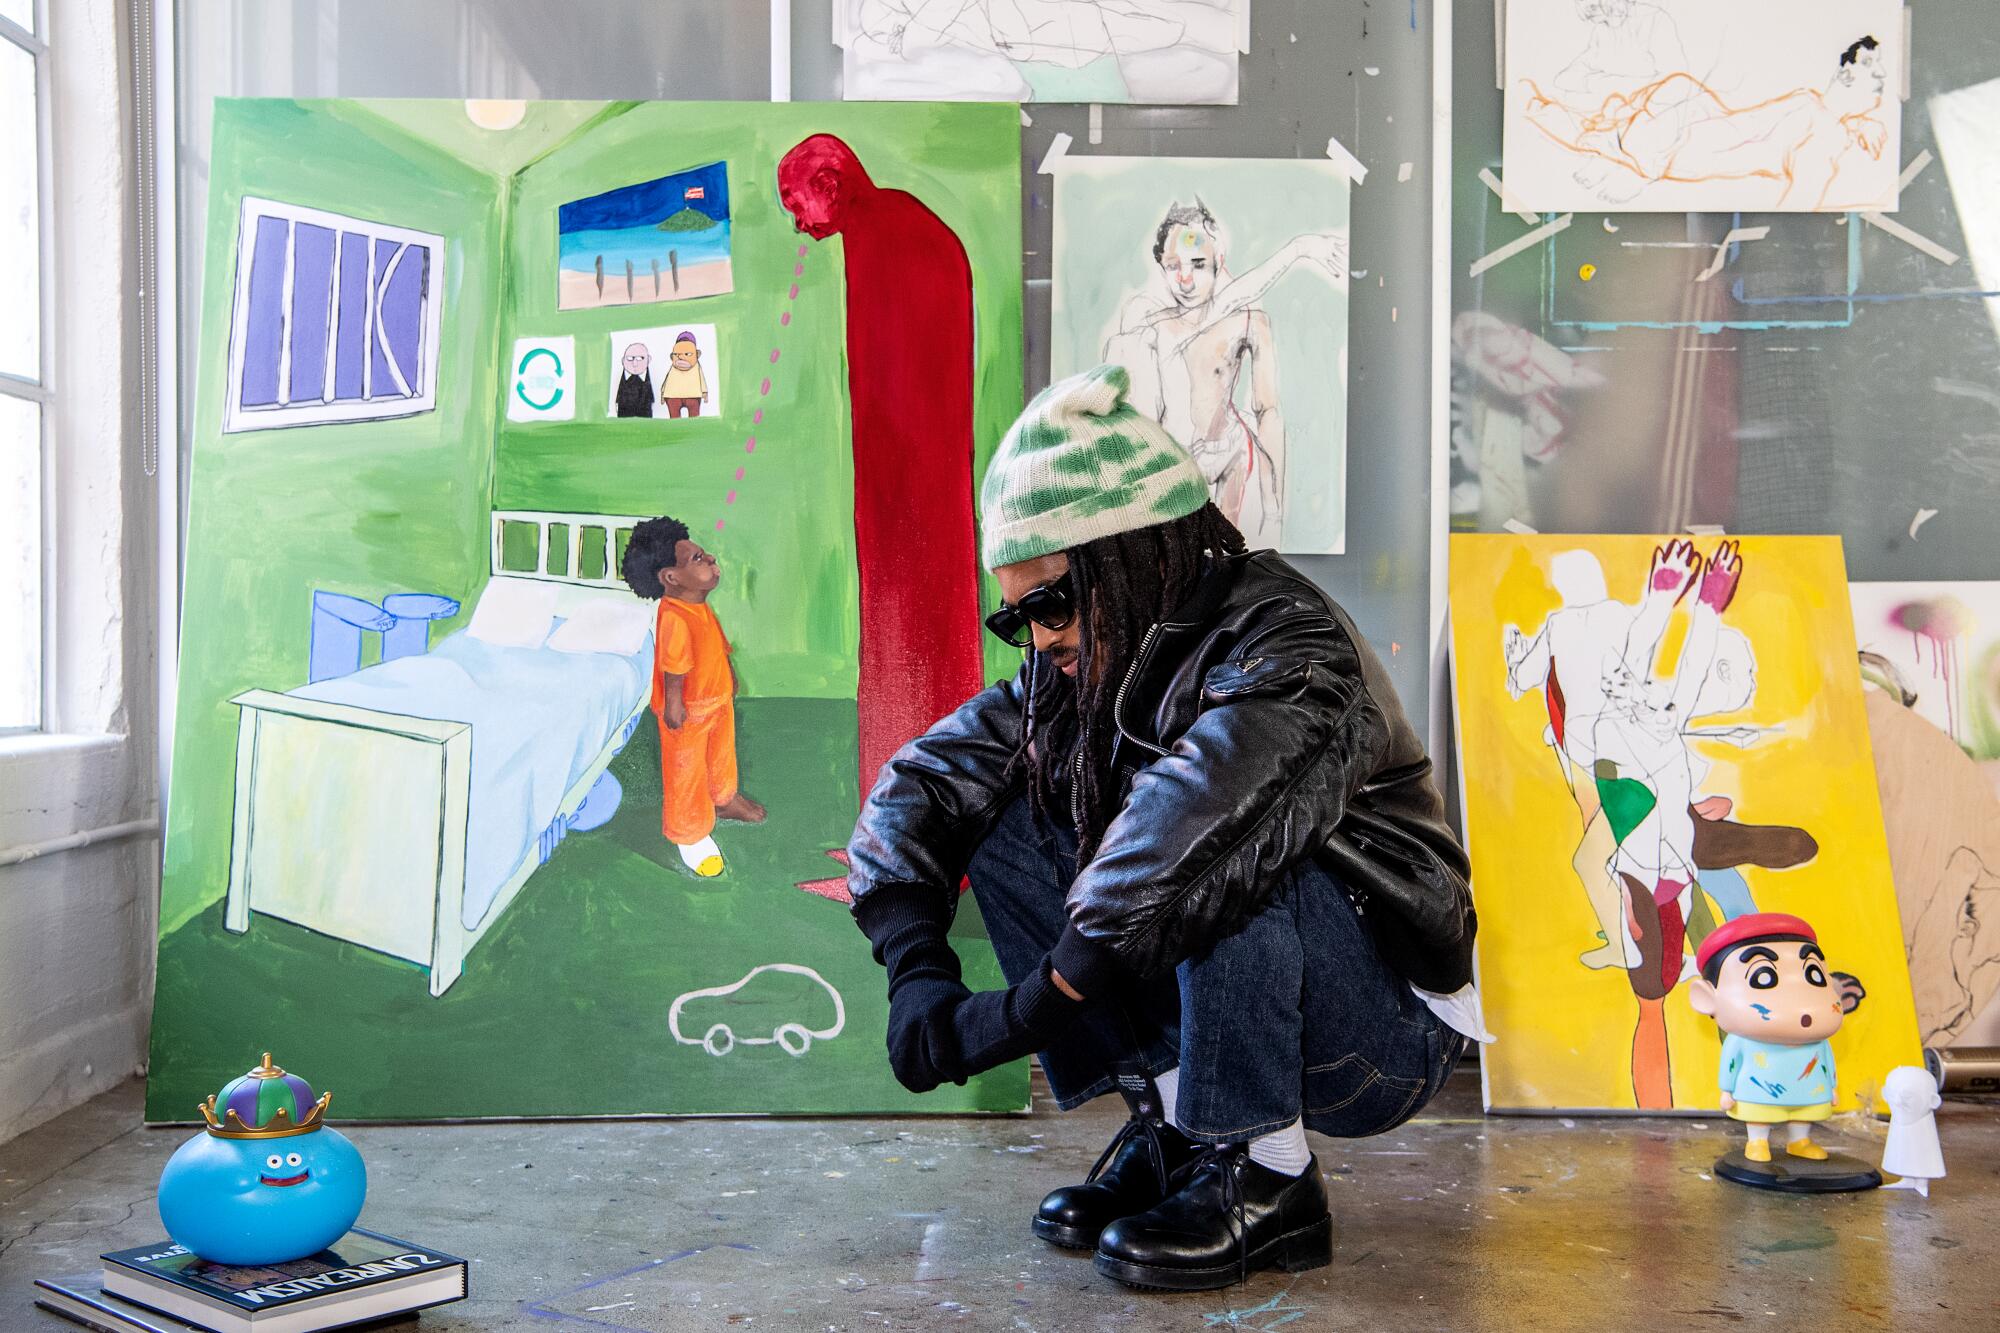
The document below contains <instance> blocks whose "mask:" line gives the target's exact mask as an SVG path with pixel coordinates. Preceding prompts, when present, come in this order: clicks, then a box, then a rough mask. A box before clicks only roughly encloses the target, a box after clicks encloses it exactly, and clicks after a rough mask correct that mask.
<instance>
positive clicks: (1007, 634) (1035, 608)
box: [986, 573, 1076, 648]
mask: <svg viewBox="0 0 2000 1333" xmlns="http://www.w3.org/2000/svg"><path fill="white" fill-rule="evenodd" d="M1074 619H1076V595H1075V591H1074V585H1072V584H1071V583H1070V581H1069V575H1068V574H1067V573H1065V574H1064V575H1063V576H1062V577H1061V578H1059V579H1057V580H1056V581H1055V582H1054V583H1044V584H1042V585H1041V586H1040V587H1036V588H1030V589H1028V590H1027V591H1026V592H1024V593H1022V594H1021V600H1020V601H1018V602H1002V603H1000V609H999V610H998V611H995V612H994V613H993V614H992V615H990V616H988V617H986V628H988V629H990V630H992V631H993V632H994V633H995V634H997V635H999V636H1000V637H1001V638H1002V639H1004V640H1006V641H1007V642H1008V643H1010V644H1012V645H1014V647H1016V648H1026V647H1027V646H1028V645H1030V644H1032V643H1033V642H1034V641H1035V636H1034V632H1033V631H1032V630H1030V629H1029V628H1028V622H1029V621H1031V620H1032V621H1034V622H1035V623H1036V624H1037V625H1040V626H1041V627H1042V628H1043V629H1056V630H1061V629H1068V628H1069V622H1070V621H1072V620H1074Z"/></svg>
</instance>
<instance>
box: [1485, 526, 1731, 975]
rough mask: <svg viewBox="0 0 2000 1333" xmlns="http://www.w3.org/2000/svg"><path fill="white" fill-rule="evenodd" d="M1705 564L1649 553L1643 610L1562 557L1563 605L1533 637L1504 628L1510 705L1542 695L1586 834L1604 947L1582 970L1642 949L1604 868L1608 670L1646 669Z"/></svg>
mask: <svg viewBox="0 0 2000 1333" xmlns="http://www.w3.org/2000/svg"><path fill="white" fill-rule="evenodd" d="M1700 569H1701V557H1699V556H1697V555H1696V554H1695V553H1694V545H1693V543H1691V542H1686V541H1675V542H1669V543H1668V544H1667V545H1665V546H1663V547H1658V548H1655V550H1654V552H1653V563H1652V568H1651V570H1650V571H1649V572H1648V574H1647V580H1646V590H1645V592H1644V594H1643V595H1642V597H1641V599H1640V600H1639V602H1637V603H1636V604H1635V603H1629V602H1620V601H1615V600H1613V599H1612V597H1611V594H1610V593H1609V591H1607V590H1606V588H1605V584H1604V568H1603V566H1601V565H1600V564H1598V562H1597V557H1596V556H1594V555H1592V554H1591V553H1590V552H1589V551H1583V550H1577V551H1565V552H1563V553H1562V554H1561V555H1559V556H1557V557H1556V558H1555V560H1554V561H1553V562H1552V565H1551V569H1550V576H1551V579H1552V580H1553V582H1554V584H1555V588H1556V591H1557V593H1558V594H1560V595H1561V597H1562V599H1563V604H1562V607H1561V609H1559V610H1557V611H1554V612H1552V613H1550V615H1549V617H1548V619H1547V620H1545V621H1543V622H1542V627H1541V629H1539V630H1538V631H1536V633H1535V635H1534V637H1533V638H1532V639H1531V638H1529V637H1528V636H1527V635H1525V634H1523V633H1522V632H1521V631H1520V630H1519V629H1518V628H1516V627H1515V626H1512V625H1509V626H1508V627H1507V628H1506V631H1505V634H1504V638H1505V643H1504V647H1503V653H1504V658H1505V661H1506V663H1507V688H1508V690H1509V692H1510V693H1512V695H1513V696H1514V697H1515V698H1517V699H1518V698H1520V697H1521V696H1522V695H1523V694H1525V693H1526V692H1527V691H1529V690H1532V689H1540V690H1541V691H1542V693H1543V702H1544V706H1545V707H1546V708H1547V710H1548V717H1549V725H1548V729H1547V730H1546V731H1544V732H1543V740H1544V741H1545V742H1546V743H1547V744H1548V745H1549V747H1550V748H1551V749H1553V750H1554V751H1555V752H1556V762H1557V763H1558V764H1559V765H1560V766H1561V768H1562V771H1563V780H1564V782H1565V783H1567V784H1568V786H1569V789H1570V795H1571V796H1572V797H1573V798H1575V800H1576V805H1577V813H1578V815H1579V816H1580V817H1581V818H1582V821H1583V836H1582V838H1581V840H1580V841H1579V842H1578V845H1577V850H1576V855H1575V857H1574V858H1573V859H1572V861H1571V865H1572V867H1573V868H1574V869H1575V871H1576V874H1577V878H1578V880H1579V881H1581V882H1582V884H1583V889H1584V893H1585V895H1586V896H1587V897H1588V898H1589V899H1590V906H1591V911H1592V912H1593V913H1594V914H1595V915H1596V917H1597V921H1598V926H1599V929H1600V930H1601V931H1602V933H1603V936H1604V940H1603V943H1602V944H1600V945H1599V946H1598V947H1596V948H1593V949H1590V950H1589V951H1587V952H1585V953H1584V955H1583V957H1582V962H1583V965H1584V966H1585V967H1634V966H1637V965H1638V962H1639V951H1638V946H1637V945H1636V944H1634V943H1633V942H1632V940H1631V938H1630V936H1629V933H1628V932H1627V930H1626V927H1625V911H1624V906H1623V899H1622V896H1621V894H1620V892H1619V886H1618V881H1617V879H1616V878H1615V877H1614V876H1613V874H1612V872H1611V869H1610V865H1611V860H1612V857H1613V856H1614V854H1615V853H1616V852H1617V849H1618V841H1617V838H1616V836H1615V835H1614V834H1613V832H1612V830H1611V823H1610V821H1608V820H1607V819H1606V818H1605V817H1604V814H1603V805H1602V801H1601V799H1600V796H1599V792H1598V784H1597V779H1596V776H1595V774H1596V770H1597V742H1596V720H1597V719H1598V718H1599V717H1601V716H1602V715H1603V714H1604V712H1605V710H1606V707H1607V703H1608V701H1607V698H1606V694H1605V688H1606V683H1607V680H1608V679H1610V677H1608V676H1607V673H1606V668H1607V666H1609V665H1612V664H1622V663H1627V662H1638V663H1645V664H1650V663H1651V662H1652V660H1653V657H1654V655H1655V654H1656V653H1657V652H1658V651H1659V646H1660V638H1661V636H1662V635H1663V634H1665V632H1666V628H1667V617H1668V615H1669V614H1670V613H1671V612H1672V611H1673V608H1674V606H1675V604H1676V603H1677V602H1679V601H1680V599H1681V598H1682V597H1684V596H1686V594H1687V592H1688V590H1689V589H1690V588H1692V587H1694V586H1695V580H1696V578H1697V576H1698V574H1699V572H1700Z"/></svg>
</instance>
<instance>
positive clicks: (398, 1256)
mask: <svg viewBox="0 0 2000 1333" xmlns="http://www.w3.org/2000/svg"><path fill="white" fill-rule="evenodd" d="M103 1259H104V1280H103V1286H104V1290H105V1291H106V1292H108V1293H110V1294H111V1295H113V1296H116V1297H119V1298H120V1299H122V1300H126V1301H131V1302H134V1303H135V1304H139V1305H144V1306H147V1307H149V1308H151V1309H155V1310H159V1311H162V1312H164V1313H166V1314H170V1315H174V1316H176V1317H177V1318H180V1319H184V1320H187V1321H189V1322H192V1323H195V1324H199V1325H201V1326H203V1327H206V1328H212V1329H215V1330H217V1333H238V1330H243V1331H244V1333H248V1331H249V1330H256V1333H317V1331H318V1330H321V1329H331V1328H342V1327H345V1326H347V1325H350V1324H356V1323H362V1322H366V1321H370V1320H375V1319H381V1318H383V1317H385V1316H388V1315H394V1314H405V1313H408V1312H409V1311H412V1310H419V1309H423V1308H425V1307H426V1306H432V1305H442V1304H444V1303H446V1302H448V1301H456V1300H463V1299H464V1298H465V1294H466V1263H465V1260H463V1259H460V1258H457V1257H456V1256H454V1255H449V1254H445V1253H443V1252H442V1251H439V1250H434V1249H429V1248H427V1247H424V1246H419V1245H413V1244H410V1243H409V1242H407V1241H401V1240H396V1239H394V1238H393V1237H389V1236H384V1235H380V1234H379V1233H376V1232H373V1231H366V1230H363V1229H362V1228H360V1227H356V1228H355V1229H354V1230H352V1231H350V1232H348V1233H347V1234H346V1235H345V1236H343V1237H341V1239H339V1240H338V1241H336V1242H334V1243H333V1244H332V1245H331V1246H329V1247H327V1248H326V1249H324V1250H322V1251H320V1252H319V1253H318V1254H315V1255H312V1256H311V1257H309V1258H305V1259H296V1260H293V1261H291V1262H289V1263H282V1264H270V1265H264V1266H259V1267H236V1266H231V1265H227V1264H212V1263H209V1262H207V1261H206V1260H203V1259H199V1258H197V1257H196V1256H194V1255H193V1254H190V1253H188V1251H186V1250H184V1249H182V1248H181V1247H180V1246H178V1245H174V1244H171V1243H165V1244H160V1245H153V1246H139V1247H136V1248H134V1249H129V1250H115V1251H113V1252H111V1253H109V1254H106V1255H104V1256H103Z"/></svg>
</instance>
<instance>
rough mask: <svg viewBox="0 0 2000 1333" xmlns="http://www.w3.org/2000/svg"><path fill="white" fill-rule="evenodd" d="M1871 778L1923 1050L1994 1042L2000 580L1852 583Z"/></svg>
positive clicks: (1999, 878) (1999, 982)
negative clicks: (1870, 743) (1878, 798)
mask: <svg viewBox="0 0 2000 1333" xmlns="http://www.w3.org/2000/svg"><path fill="white" fill-rule="evenodd" d="M1850 593H1851V595H1852V598H1853V603H1854V636H1855V639H1856V640H1857V641H1858V642H1859V644H1860V646H1861V668H1862V675H1863V677H1864V678H1865V679H1866V680H1867V682H1868V729H1869V734H1870V737H1871V739H1872V740H1873V742H1874V748H1875V778H1876V782H1877V785H1878V786H1879V788H1880V790H1881V794H1882V818H1883V822H1884V823H1885V824H1886V825H1887V827H1888V832H1889V859H1890V862H1891V864H1893V865H1894V866H1895V870H1896V896H1897V899H1898V901H1899V903H1900V905H1901V907H1902V916H1903V937H1904V942H1905V944H1906V945H1907V946H1908V950H1909V955H1910V977H1911V980H1912V983H1913V984H1914V986H1915V988H1916V995H1917V1022H1918V1024H1919V1027H1920V1028H1921V1030H1922V1033H1923V1038H1924V1044H1925V1045H1926V1046H1948V1045H1952V1044H1954V1043H1958V1044H1966V1045H1975V1046H1981V1045H1992V1044H1994V1042H1995V1041H1996V1040H2000V1004H1996V1003H1995V1000H1996V997H2000V583H1856V584H1854V585H1853V586H1852V588H1851V589H1850Z"/></svg>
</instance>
